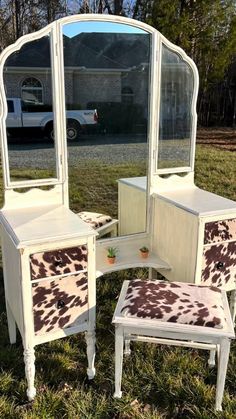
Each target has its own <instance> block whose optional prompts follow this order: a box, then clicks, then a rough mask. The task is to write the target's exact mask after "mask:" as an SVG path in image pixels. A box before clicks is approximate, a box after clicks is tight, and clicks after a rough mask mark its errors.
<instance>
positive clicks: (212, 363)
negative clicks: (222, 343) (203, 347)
mask: <svg viewBox="0 0 236 419" xmlns="http://www.w3.org/2000/svg"><path fill="white" fill-rule="evenodd" d="M215 364H216V350H215V349H212V350H211V351H210V357H209V359H208V365H209V366H210V367H214V366H215Z"/></svg>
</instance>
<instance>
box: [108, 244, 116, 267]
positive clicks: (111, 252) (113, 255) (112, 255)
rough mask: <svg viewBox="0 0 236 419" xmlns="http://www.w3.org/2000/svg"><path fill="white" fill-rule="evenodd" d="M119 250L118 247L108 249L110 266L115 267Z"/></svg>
mask: <svg viewBox="0 0 236 419" xmlns="http://www.w3.org/2000/svg"><path fill="white" fill-rule="evenodd" d="M116 255H117V249H116V247H108V249H107V261H108V263H109V264H110V265H113V263H115V261H116Z"/></svg>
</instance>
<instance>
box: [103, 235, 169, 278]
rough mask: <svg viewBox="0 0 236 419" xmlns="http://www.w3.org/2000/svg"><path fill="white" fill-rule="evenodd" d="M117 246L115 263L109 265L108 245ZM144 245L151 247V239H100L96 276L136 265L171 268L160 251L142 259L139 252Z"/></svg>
mask: <svg viewBox="0 0 236 419" xmlns="http://www.w3.org/2000/svg"><path fill="white" fill-rule="evenodd" d="M110 246H112V247H116V248H117V257H116V262H115V264H114V265H109V264H108V262H107V249H108V247H110ZM142 246H146V247H148V248H150V245H149V240H147V239H140V238H137V239H136V238H135V236H134V237H130V238H126V239H125V240H123V241H121V240H120V239H119V238H116V240H115V238H114V239H112V240H111V241H106V240H104V241H103V242H101V241H100V240H99V241H97V242H96V276H97V277H99V276H101V275H103V274H105V273H107V272H115V271H119V270H122V269H129V268H135V267H140V268H144V267H150V268H155V269H157V270H162V269H164V270H169V269H170V266H169V265H168V263H166V262H165V261H164V260H162V259H161V258H160V257H159V256H158V253H155V252H150V254H149V257H148V258H147V259H142V258H141V257H140V254H139V249H140V248H141V247H142Z"/></svg>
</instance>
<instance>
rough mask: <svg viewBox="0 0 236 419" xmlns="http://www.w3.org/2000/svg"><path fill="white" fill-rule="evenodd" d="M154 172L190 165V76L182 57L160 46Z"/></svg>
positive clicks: (192, 85) (188, 68) (192, 79)
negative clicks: (157, 130)
mask: <svg viewBox="0 0 236 419" xmlns="http://www.w3.org/2000/svg"><path fill="white" fill-rule="evenodd" d="M161 60H162V61H161V88H160V124H159V145H158V164H157V169H173V168H178V167H189V166H190V164H191V161H190V158H191V147H192V144H191V135H192V114H191V106H192V100H193V90H194V74H193V70H192V69H191V67H190V66H189V65H188V63H186V62H185V61H184V60H183V58H182V57H181V56H180V55H179V54H177V53H176V52H174V51H171V50H170V49H169V48H168V47H166V46H165V45H164V44H162V58H161Z"/></svg>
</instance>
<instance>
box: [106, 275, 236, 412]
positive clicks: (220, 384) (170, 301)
mask: <svg viewBox="0 0 236 419" xmlns="http://www.w3.org/2000/svg"><path fill="white" fill-rule="evenodd" d="M112 322H113V323H114V324H115V326H116V333H115V393H114V397H117V398H120V397H121V396H122V392H121V378H122V366H123V349H124V341H142V342H152V343H159V344H162V345H163V344H165V345H174V346H183V347H190V348H199V349H206V350H209V351H211V353H213V352H214V351H216V350H217V351H218V372H217V385H216V403H215V408H216V410H222V407H221V403H222V399H223V392H224V385H225V377H226V371H227V364H228V359H229V351H230V340H231V339H233V338H235V334H234V327H233V322H232V318H231V315H230V309H229V305H228V300H227V295H226V292H225V291H223V290H220V289H218V288H216V287H207V286H202V285H195V284H186V283H182V282H172V283H169V282H166V281H158V280H141V279H134V280H131V281H124V283H123V286H122V290H121V294H120V297H119V300H118V303H117V306H116V310H115V313H114V316H113V320H112ZM127 346H128V345H126V349H127Z"/></svg>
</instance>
